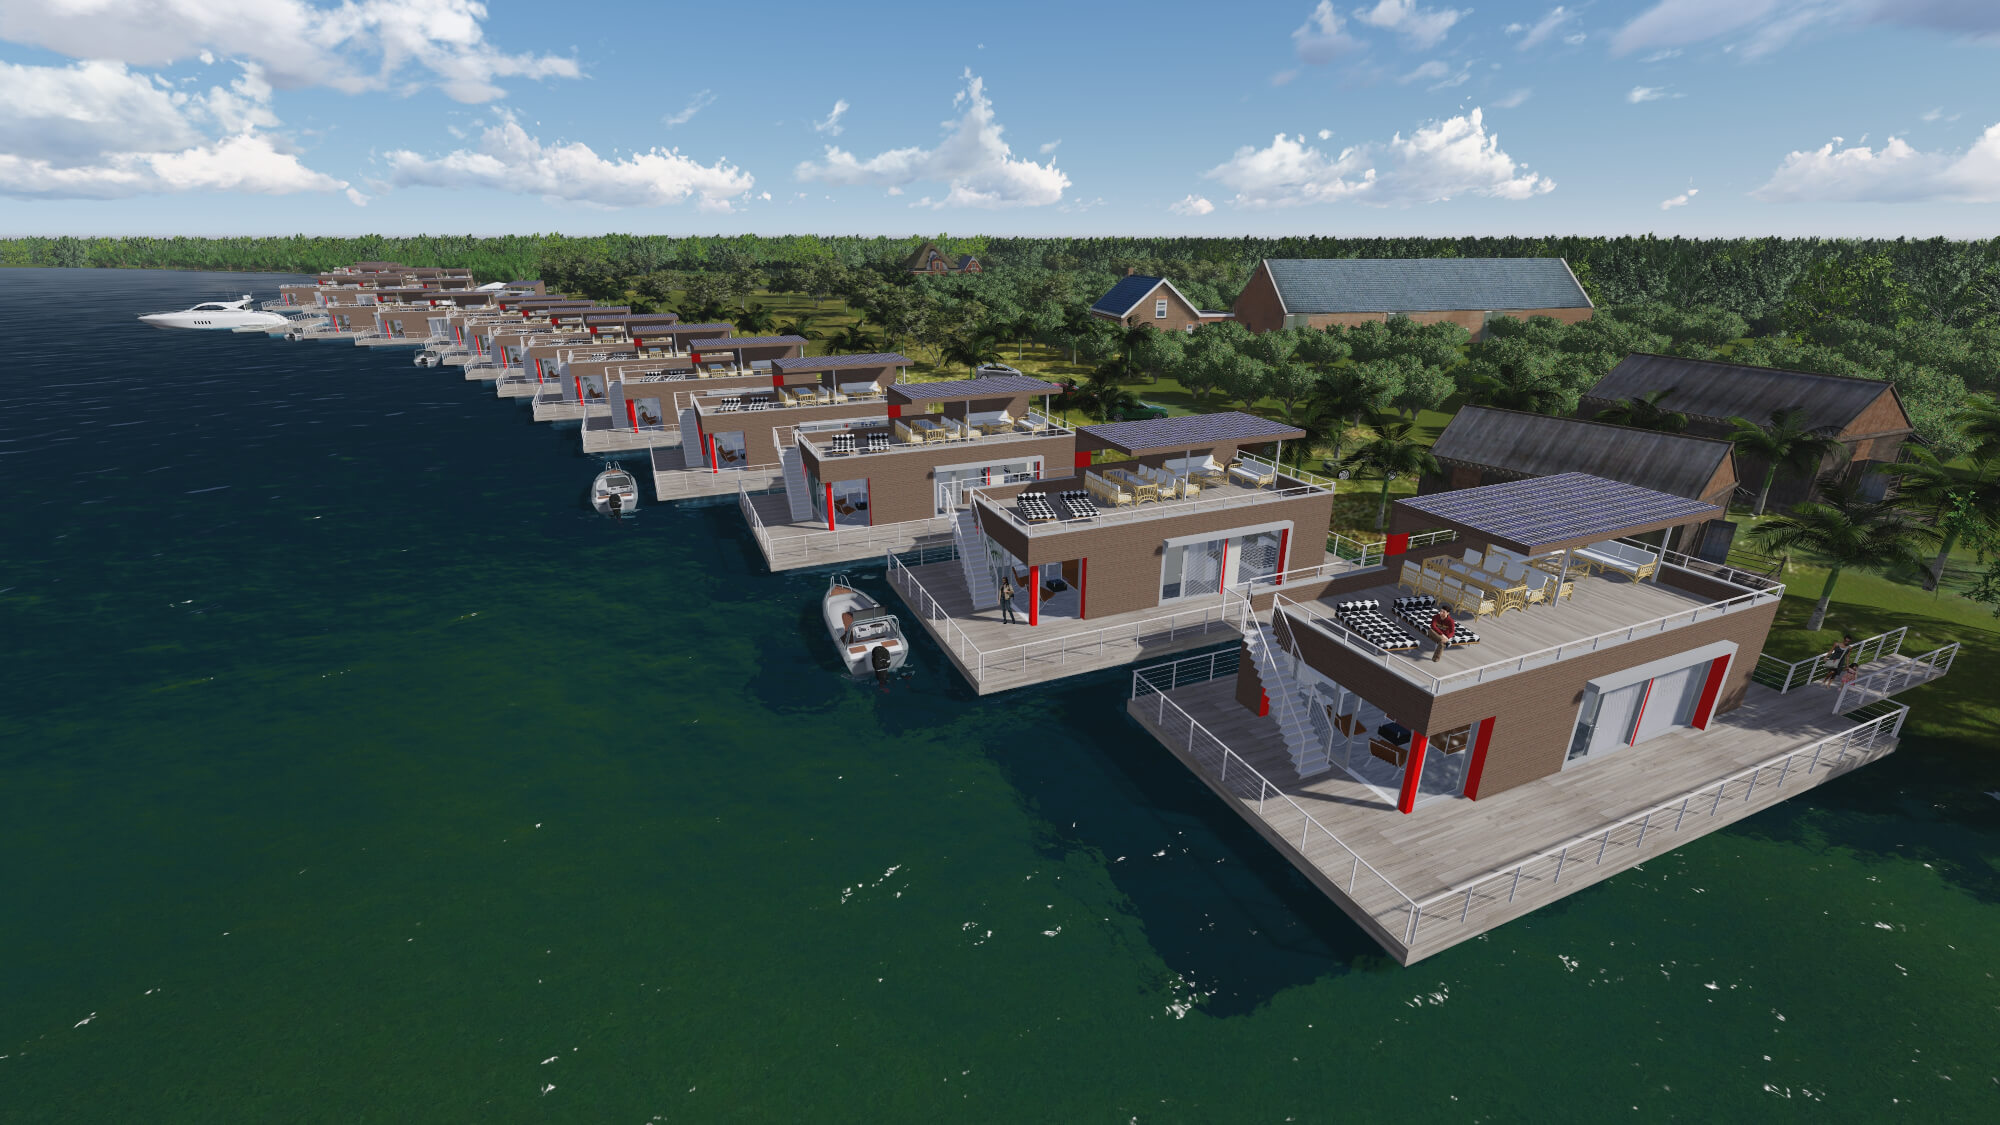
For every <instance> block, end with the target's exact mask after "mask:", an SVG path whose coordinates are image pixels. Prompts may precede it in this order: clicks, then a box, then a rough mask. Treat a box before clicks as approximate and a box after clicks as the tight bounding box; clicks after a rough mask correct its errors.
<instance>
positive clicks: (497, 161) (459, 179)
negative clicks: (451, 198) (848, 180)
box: [384, 110, 755, 211]
mask: <svg viewBox="0 0 2000 1125" xmlns="http://www.w3.org/2000/svg"><path fill="white" fill-rule="evenodd" d="M494 117H495V119H494V121H493V123H492V124H490V125H488V126H487V127H486V128H485V130H484V131H483V132H481V134H480V138H479V144H478V147H477V148H474V149H458V150H455V151H453V152H449V153H446V154H445V155H443V156H440V157H436V158H430V157H425V156H421V155H419V154H417V153H414V152H410V151H408V150H398V151H395V152H391V153H389V154H388V155H387V156H386V157H384V159H385V160H386V161H387V162H388V164H389V172H390V182H391V183H392V184H394V185H395V186H397V187H441V188H486V189H490V190H493V191H508V192H520V193H524V194H528V195H540V196H544V197H547V198H551V199H563V200H569V201H571V202H574V203H585V204H589V205H592V206H597V207H663V206H668V205H671V204H676V203H683V202H686V201H687V200H690V199H692V200H694V201H695V205H696V206H697V207H699V208H700V209H701V210H704V211H729V210H732V209H733V208H732V204H731V200H733V199H735V198H737V197H739V196H742V195H744V194H746V193H747V192H749V191H750V189H751V186H752V185H753V184H754V183H755V180H754V179H753V177H752V176H751V175H750V174H749V173H748V172H745V171H743V170H742V169H740V168H738V167H736V166H735V165H733V164H731V163H729V161H728V160H727V159H726V158H725V159H721V160H718V161H716V162H715V163H714V164H700V163H697V162H696V161H695V160H693V159H692V158H690V157H686V156H683V155H681V153H680V151H679V150H678V149H665V150H662V149H657V148H656V149H652V150H651V151H648V152H640V153H633V154H632V155H631V156H628V157H625V158H623V159H618V160H606V159H605V158H604V157H601V156H599V155H597V153H596V152H595V151H593V150H592V149H591V148H590V146H589V145H585V144H582V143H579V142H575V141H572V142H569V143H567V144H565V143H561V142H557V143H555V144H549V145H544V144H543V143H542V142H541V141H540V140H539V139H537V138H535V137H532V136H529V135H528V131H527V130H526V129H524V128H522V127H521V123H520V122H519V121H517V120H516V119H515V117H514V115H513V114H512V113H509V112H507V111H505V110H501V111H499V112H497V113H496V114H495V115H494Z"/></svg>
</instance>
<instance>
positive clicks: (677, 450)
mask: <svg viewBox="0 0 2000 1125" xmlns="http://www.w3.org/2000/svg"><path fill="white" fill-rule="evenodd" d="M683 449H684V447H683V446H681V445H678V444H676V445H660V446H655V447H654V448H653V450H652V459H653V498H654V499H656V500H658V501H659V502H660V503H662V504H665V503H670V502H672V501H675V500H689V499H693V498H696V497H700V496H734V495H735V494H736V488H737V486H738V485H739V484H740V485H742V486H743V487H744V488H747V489H749V490H751V491H752V492H761V491H763V490H764V489H767V488H770V487H772V486H773V485H778V484H782V483H784V482H783V481H782V480H780V479H779V476H778V467H777V466H776V465H773V466H771V467H770V468H769V469H724V470H723V471H722V472H719V473H718V472H712V471H710V470H709V469H707V468H689V467H688V465H687V462H686V461H685V460H684V459H683V456H682V451H683ZM687 452H689V453H692V452H694V451H693V450H687Z"/></svg>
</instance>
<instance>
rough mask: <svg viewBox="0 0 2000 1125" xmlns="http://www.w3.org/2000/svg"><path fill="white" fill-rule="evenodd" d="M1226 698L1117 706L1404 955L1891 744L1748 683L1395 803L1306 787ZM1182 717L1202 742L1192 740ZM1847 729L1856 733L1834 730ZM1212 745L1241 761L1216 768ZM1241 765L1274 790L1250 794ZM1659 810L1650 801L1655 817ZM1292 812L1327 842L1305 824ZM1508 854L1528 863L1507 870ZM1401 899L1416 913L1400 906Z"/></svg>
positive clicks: (1512, 861) (1218, 761)
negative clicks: (1449, 791) (1674, 721)
mask: <svg viewBox="0 0 2000 1125" xmlns="http://www.w3.org/2000/svg"><path fill="white" fill-rule="evenodd" d="M1233 692H1234V681H1233V679H1230V678H1223V679H1218V680H1213V681H1210V682H1207V683H1203V684H1197V685H1194V686H1191V687H1183V688H1179V689H1177V690H1174V691H1172V692H1171V693H1168V694H1167V695H1166V696H1165V698H1164V699H1163V698H1162V696H1160V695H1159V694H1147V695H1143V696H1140V697H1138V698H1135V699H1132V700H1130V701H1129V702H1128V704H1127V709H1128V711H1129V712H1130V713H1131V714H1132V716H1133V717H1134V718H1135V719H1137V720H1139V722H1140V724H1141V725H1142V726H1144V727H1145V728H1146V729H1147V730H1148V731H1149V732H1151V733H1152V734H1153V736H1154V737H1155V738H1157V739H1159V740H1160V742H1161V743H1162V744H1163V745H1165V746H1167V748H1168V749H1170V750H1171V751H1172V752H1173V753H1174V755H1175V756H1176V757H1178V758H1180V759H1181V761H1182V763H1183V764H1185V765H1186V766H1188V768H1189V769H1191V770H1193V771H1194V773H1195V774H1196V775H1197V776H1199V777H1200V778H1201V779H1202V780H1203V781H1204V782H1205V783H1207V784H1208V786H1209V788H1210V789H1211V790H1213V791H1214V792H1215V793H1216V794H1217V795H1218V796H1221V797H1222V798H1223V799H1224V800H1225V801H1226V802H1227V803H1228V804H1229V806H1230V807H1231V808H1233V809H1234V810H1235V811H1236V812H1237V813H1238V814H1239V815H1241V816H1242V817H1243V818H1244V820H1246V821H1247V822H1248V823H1249V824H1250V825H1251V826H1252V827H1253V828H1255V829H1257V831H1258V832H1259V833H1260V834H1261V835H1263V836H1264V837H1265V839H1266V840H1268V841H1269V842H1270V843H1271V844H1272V846H1273V847H1276V848H1277V849H1278V850H1279V851H1280V852H1281V853H1283V854H1284V856H1285V858H1286V859H1287V860H1289V861H1290V862H1291V863H1292V864H1293V866H1295V867H1297V868H1298V869H1299V870H1300V871H1301V872H1303V873H1304V874H1305V875H1306V876H1307V877H1308V878H1310V879H1311V880H1312V881H1313V883H1314V884H1315V885H1317V886H1318V887H1319V888H1320V890H1321V891H1323V892H1324V893H1326V894H1327V895H1328V897H1330V898H1332V899H1333V900H1334V902H1335V903H1336V904H1337V905H1339V906H1340V908H1341V909H1342V910H1344V911H1345V912H1346V913H1347V914H1348V916H1349V917H1350V918H1352V919H1354V921H1355V922H1356V923H1357V924H1359V925H1360V926H1361V927H1362V928H1363V929H1364V930H1367V931H1368V933H1369V934H1370V935H1371V936H1372V937H1374V938H1375V940H1376V941H1378V942H1379V943H1381V945H1382V947H1383V948H1384V949H1386V950H1388V952H1389V953H1390V954H1391V955H1392V956H1394V957H1395V958H1396V959H1397V960H1398V961H1400V962H1401V963H1403V964H1405V965H1408V964H1411V963H1413V962H1415V961H1418V960H1421V959H1423V958H1425V957H1429V956H1431V955H1432V954H1435V953H1438V952H1441V951H1443V950H1445V949H1448V948H1450V947H1451V946H1453V945H1456V944H1458V943H1459V942H1462V941H1466V940H1469V939H1471V938H1473V937H1476V936H1478V935H1479V934H1481V933H1484V932H1485V931H1487V930H1490V929H1492V928H1493V927H1495V926H1498V925H1501V924H1502V923H1504V922H1507V921H1509V920H1510V919H1513V918H1517V917H1520V916H1521V915H1523V914H1526V913H1528V912H1530V911H1532V910H1535V909H1536V908H1538V907H1541V906H1544V905H1547V904H1548V903H1551V902H1554V901H1556V900H1558V899H1561V898H1564V897H1567V896H1568V895H1571V894H1574V893H1575V892H1577V891H1579V890H1582V889H1583V888H1584V887H1587V886H1590V885H1591V884H1593V883H1597V882H1599V881H1601V880H1604V879H1607V878H1609V877H1611V876H1612V875H1615V874H1617V873H1618V872H1620V871H1623V870H1625V869H1627V868H1629V867H1632V866H1634V865H1636V864H1638V863H1641V862H1643V861H1645V860H1647V859H1650V858H1652V857H1654V856H1656V855H1658V854H1660V853H1661V852H1664V851H1667V850H1669V849H1671V848H1674V847H1677V846H1679V845H1680V844H1682V843H1685V842H1686V841H1688V840H1691V839H1694V838H1696V837H1699V836H1703V835H1706V834H1708V833H1710V832H1714V831H1716V830H1717V829H1719V828H1722V827H1725V826H1727V825H1729V824H1731V823H1733V822H1735V821H1737V820H1740V819H1742V818H1744V817H1746V816H1750V815H1752V814H1753V813H1756V812H1757V811H1759V810H1761V809H1764V808H1767V807H1769V806H1770V805H1772V804H1774V803H1776V802H1777V801H1780V800H1783V799H1785V798H1787V797H1790V796H1793V795H1794V794H1796V793H1799V792H1801V791H1803V790H1805V789H1809V788H1811V787H1813V786H1816V785H1819V784H1821V783H1822V782H1824V781H1826V780H1828V779H1829V778H1832V777H1836V776H1839V775H1840V774H1842V773H1845V772H1848V771H1849V770H1852V769H1855V768H1858V767H1859V766H1861V765H1864V764H1866V763H1868V762H1870V761H1874V760H1875V759H1877V758H1879V757H1881V756H1883V755H1885V754H1888V753H1890V752H1892V751H1893V750H1894V749H1895V745H1896V740H1895V738H1894V735H1893V731H1894V729H1896V728H1895V727H1893V726H1889V727H1885V728H1884V729H1882V730H1880V731H1877V730H1875V729H1874V728H1863V727H1862V724H1861V723H1859V722H1857V721H1856V720H1854V719H1849V718H1845V717H1842V716H1839V715H1835V714H1833V713H1832V702H1833V698H1834V693H1833V690H1832V689H1830V688H1826V687H1823V686H1815V687H1809V688H1803V689H1794V690H1793V691H1791V692H1789V693H1786V694H1783V695H1780V694H1778V693H1776V692H1774V691H1771V690H1769V689H1767V688H1763V687H1759V686H1755V685H1753V686H1752V687H1751V688H1750V696H1749V700H1748V702H1747V703H1746V704H1745V705H1744V706H1742V707H1740V708H1738V709H1736V710H1734V711H1731V712H1729V713H1727V714H1725V715H1721V716H1718V717H1717V719H1716V721H1715V722H1714V723H1713V724H1712V725H1711V726H1710V728H1709V729H1708V730H1707V731H1703V732H1695V731H1677V732H1674V733H1671V734H1666V735H1661V736H1659V737H1658V738H1655V739H1653V740H1650V741H1648V742H1647V743H1645V744H1644V745H1643V746H1642V747H1638V748H1634V749H1633V750H1629V751H1625V752H1623V753H1620V754H1615V755H1612V756H1610V757H1607V758H1605V759H1603V760H1601V761H1594V762H1587V763H1583V764H1581V765H1579V766H1578V767H1576V768H1574V769H1569V770H1565V771H1563V772H1561V773H1558V774H1556V775H1554V776H1551V777H1546V778H1542V779H1541V780H1538V781H1534V782H1530V783H1528V784H1526V785H1521V786H1517V787H1515V788H1513V789H1509V790H1507V791H1505V792H1503V793H1498V794H1494V795H1493V796H1490V797H1486V798H1484V799H1482V800H1478V801H1468V800H1464V799H1461V798H1448V799H1441V800H1433V801H1431V802H1429V803H1427V804H1422V805H1419V806H1418V807H1417V809H1416V810H1415V811H1414V812H1413V813H1411V814H1409V815H1403V814H1401V813H1398V812H1397V811H1396V810H1395V808H1394V807H1393V806H1391V805H1390V804H1388V803H1387V802H1385V801H1384V800H1383V799H1382V798H1381V797H1380V796H1379V795H1378V794H1377V792H1376V791H1375V790H1373V789H1371V788H1369V787H1368V786H1365V785H1363V784H1361V783H1360V782H1358V781H1356V780H1354V779H1353V778H1351V777H1349V776H1348V775H1347V774H1346V773H1344V772H1342V771H1341V770H1340V769H1339V768H1338V767H1336V768H1335V769H1333V770H1330V771H1328V772H1326V773H1322V774H1319V775H1316V776H1314V777H1312V778H1308V779H1305V780H1303V781H1302V780H1301V779H1300V778H1299V777H1298V776H1297V774H1296V773H1295V772H1294V771H1293V769H1292V765H1291V758H1290V756H1289V754H1288V753H1287V752H1286V750H1285V747H1284V744H1283V742H1282V740H1281V737H1280V735H1279V732H1278V728H1277V725H1276V722H1275V721H1274V720H1272V719H1270V718H1259V717H1258V716H1257V715H1255V714H1254V713H1252V712H1250V711H1248V710H1246V709H1245V708H1243V707H1242V706H1241V705H1240V704H1238V703H1237V702H1236V701H1235V699H1234V694H1233ZM1177 708H1178V709H1177ZM1190 718H1191V719H1192V720H1193V722H1195V723H1199V724H1200V726H1201V728H1203V729H1205V730H1206V731H1207V732H1208V733H1209V734H1210V735H1212V736H1213V738H1212V739H1207V738H1203V737H1202V732H1201V730H1196V729H1193V728H1192V726H1191V724H1190V722H1189V721H1188V720H1189V719H1190ZM1885 722H1886V720H1885ZM1857 729H1859V730H1860V732H1861V733H1860V734H1856V735H1852V736H1850V737H1848V738H1844V739H1842V738H1839V736H1841V735H1842V733H1843V732H1853V731H1857ZM1829 736H1835V737H1836V738H1837V740H1838V742H1837V745H1838V749H1837V751H1836V749H1835V748H1834V747H1827V748H1824V749H1821V750H1819V751H1817V752H1816V753H1817V757H1816V759H1815V760H1812V761H1808V760H1807V758H1808V757H1809V756H1808V755H1801V756H1799V757H1798V758H1796V759H1791V760H1788V761H1787V764H1786V765H1785V767H1784V768H1783V769H1782V770H1781V769H1779V768H1776V767H1774V768H1771V769H1767V770H1762V771H1759V773H1758V774H1756V775H1755V776H1748V775H1747V771H1749V770H1750V769H1751V768H1752V767H1754V766H1757V765H1758V764H1760V763H1763V762H1766V761H1769V760H1771V759H1773V758H1774V757H1778V756H1781V755H1785V754H1787V753H1790V752H1791V751H1794V750H1798V749H1800V748H1802V747H1809V746H1812V745H1813V744H1815V743H1818V742H1820V741H1821V740H1823V739H1826V738H1828V737H1829ZM1863 736H1867V737H1866V738H1865V739H1864V737H1863ZM1214 742H1219V743H1220V744H1222V745H1226V746H1227V747H1228V748H1229V749H1230V750H1231V751H1234V752H1235V754H1236V755H1238V756H1239V758H1237V759H1230V760H1229V761H1228V769H1227V770H1225V769H1223V768H1222V767H1223V762H1224V760H1225V758H1224V755H1223V754H1222V753H1221V751H1220V750H1219V749H1216V748H1215V747H1214V745H1213V744H1212V743H1214ZM1864 743H1865V744H1864ZM1245 763H1247V764H1248V766H1249V767H1250V769H1254V770H1255V771H1256V772H1257V773H1258V774H1261V775H1262V777H1263V780H1264V781H1266V782H1268V783H1269V784H1270V785H1271V786H1273V787H1275V788H1274V789H1273V790H1270V791H1266V790H1264V788H1263V784H1262V783H1261V782H1260V781H1259V780H1258V779H1257V778H1256V777H1254V776H1253V775H1252V774H1251V773H1250V769H1245V768H1243V767H1244V764H1245ZM1230 771H1233V772H1230ZM1225 773H1227V776H1226V777H1225V776H1224V774H1225ZM1725 779H1728V780H1727V782H1726V784H1725ZM1278 791H1282V793H1283V794H1284V795H1285V796H1288V797H1289V798H1290V800H1289V801H1287V800H1284V799H1281V798H1280V797H1279V795H1278ZM1689 795H1692V796H1689ZM1260 797H1261V798H1262V800H1261V801H1260V799H1259V798H1260ZM1684 797H1687V798H1688V799H1686V800H1683V798H1684ZM1260 804H1261V811H1260ZM1663 805H1664V806H1668V807H1666V808H1665V810H1664V811H1661V812H1653V811H1652V810H1654V809H1655V808H1656V807H1658V806H1663ZM1302 809H1303V810H1306V811H1308V812H1310V814H1311V816H1312V818H1313V819H1314V820H1316V821H1317V822H1318V824H1319V825H1320V826H1321V828H1323V829H1324V830H1325V833H1331V835H1332V836H1333V837H1338V842H1336V841H1335V840H1334V839H1332V838H1329V836H1327V835H1326V834H1324V833H1322V832H1319V831H1314V830H1313V828H1312V826H1311V825H1310V824H1309V823H1308V822H1307V820H1306V819H1305V815H1304V814H1303V813H1302V812H1301V810H1302ZM1642 816H1643V817H1644V818H1645V819H1644V820H1643V821H1642V820H1641V819H1640V818H1641V817H1642ZM1614 826H1615V827H1614ZM1599 833H1605V835H1603V836H1602V837H1601V838H1600V837H1599V836H1598V834H1599ZM1342 845H1345V846H1344V847H1343V846H1342ZM1565 845H1570V846H1569V847H1568V848H1567V850H1566V851H1560V852H1559V851H1558V849H1564V847H1565ZM1350 849H1351V850H1350ZM1545 853H1546V854H1545ZM1356 856H1358V857H1359V862H1357V860H1356ZM1364 864H1365V866H1364ZM1516 865H1524V866H1521V867H1520V868H1519V870H1518V871H1516ZM1371 868H1372V869H1373V871H1374V872H1379V874H1380V876H1381V878H1377V877H1375V876H1374V875H1373V874H1371V873H1370V870H1369V869H1371ZM1482 876H1490V877H1489V878H1485V879H1482V878H1481V877H1482ZM1385 879H1386V880H1387V883H1385V882H1384V881H1383V880H1385ZM1388 884H1394V886H1393V887H1392V886H1389V885H1388ZM1468 884H1472V886H1471V887H1470V893H1469V894H1468V893H1467V891H1468ZM1398 889H1400V891H1401V893H1400V894H1399V893H1397V891H1398ZM1405 896H1407V898H1406V897H1405ZM1412 901H1414V902H1415V903H1416V904H1419V906H1420V907H1421V909H1418V910H1415V911H1413V910H1412V907H1411V902H1412ZM1413 913H1414V914H1415V916H1416V917H1415V920H1414V921H1413V920H1412V914H1413Z"/></svg>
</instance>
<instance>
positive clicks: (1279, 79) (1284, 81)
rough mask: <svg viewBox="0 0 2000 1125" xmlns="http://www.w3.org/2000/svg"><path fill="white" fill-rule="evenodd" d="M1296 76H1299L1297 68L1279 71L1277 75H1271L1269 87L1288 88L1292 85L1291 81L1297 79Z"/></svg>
mask: <svg viewBox="0 0 2000 1125" xmlns="http://www.w3.org/2000/svg"><path fill="white" fill-rule="evenodd" d="M1298 76H1299V68H1298V67H1291V68H1289V69H1287V70H1281V71H1279V72H1278V73H1276V74H1273V75H1272V76H1271V85H1273V86H1289V85H1291V84H1292V79H1294V78H1297V77H1298Z"/></svg>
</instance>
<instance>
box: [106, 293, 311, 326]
mask: <svg viewBox="0 0 2000 1125" xmlns="http://www.w3.org/2000/svg"><path fill="white" fill-rule="evenodd" d="M250 300H251V298H250V294H248V293H245V294H244V295H243V299H242V300H240V301H203V302H202V303H201V304H199V305H196V306H194V307H193V308H191V309H182V310H181V311H179V312H163V313H147V314H146V315H145V316H142V317H140V318H139V319H140V320H143V321H145V322H146V323H147V324H150V325H152V326H153V327H155V328H205V329H210V330H218V329H220V330H227V329H233V328H278V327H282V326H284V325H287V324H290V323H291V321H290V319H289V318H286V317H283V316H280V315H278V314H277V313H274V312H259V311H258V310H256V309H253V308H251V307H250Z"/></svg>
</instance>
